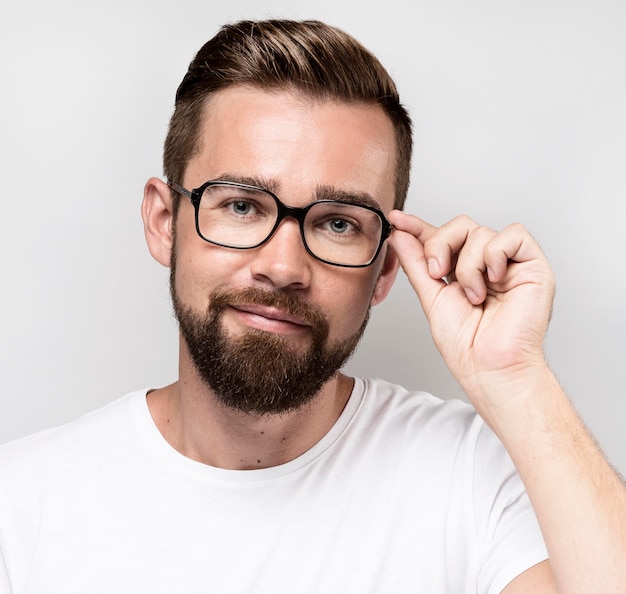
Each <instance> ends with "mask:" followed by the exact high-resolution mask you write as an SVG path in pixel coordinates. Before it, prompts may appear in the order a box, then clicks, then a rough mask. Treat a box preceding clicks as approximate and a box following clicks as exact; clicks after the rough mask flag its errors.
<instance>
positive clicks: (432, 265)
mask: <svg viewBox="0 0 626 594" xmlns="http://www.w3.org/2000/svg"><path fill="white" fill-rule="evenodd" d="M428 272H429V273H430V276H432V277H437V276H438V275H439V263H438V262H437V260H435V258H429V259H428Z"/></svg>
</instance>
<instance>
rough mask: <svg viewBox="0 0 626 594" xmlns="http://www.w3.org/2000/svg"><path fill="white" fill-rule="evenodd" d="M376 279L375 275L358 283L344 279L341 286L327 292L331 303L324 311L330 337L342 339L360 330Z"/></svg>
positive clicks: (361, 279) (368, 276)
mask: <svg viewBox="0 0 626 594" xmlns="http://www.w3.org/2000/svg"><path fill="white" fill-rule="evenodd" d="M376 278H377V275H374V276H373V277H372V276H371V275H367V276H366V277H365V278H360V279H359V280H358V281H357V280H356V279H353V280H346V279H344V280H343V282H342V283H341V284H339V285H337V286H334V287H333V288H329V289H328V290H327V295H329V296H330V299H331V301H330V303H327V304H326V308H325V309H326V314H327V317H328V318H329V322H330V324H331V335H334V336H335V337H337V338H343V337H346V336H351V335H353V334H354V333H355V332H357V331H358V330H359V329H360V328H361V325H362V324H363V320H364V319H365V317H366V316H367V313H368V311H369V309H370V304H371V301H372V294H373V291H374V286H375V284H376V283H375V279H376ZM331 312H332V313H331Z"/></svg>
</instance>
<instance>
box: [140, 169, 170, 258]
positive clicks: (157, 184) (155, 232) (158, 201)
mask: <svg viewBox="0 0 626 594" xmlns="http://www.w3.org/2000/svg"><path fill="white" fill-rule="evenodd" d="M141 218H142V219H143V228H144V233H145V236H146V242H147V244H148V249H149V250H150V253H151V254H152V257H153V258H154V259H155V260H156V261H157V262H159V264H162V265H163V266H169V265H170V258H171V255H172V246H173V243H174V241H173V238H174V235H173V225H174V214H173V207H172V194H171V191H170V188H169V186H168V185H167V184H166V183H165V182H164V181H162V180H160V179H158V178H156V177H152V178H150V179H149V180H148V181H147V182H146V186H145V188H144V191H143V202H142V203H141Z"/></svg>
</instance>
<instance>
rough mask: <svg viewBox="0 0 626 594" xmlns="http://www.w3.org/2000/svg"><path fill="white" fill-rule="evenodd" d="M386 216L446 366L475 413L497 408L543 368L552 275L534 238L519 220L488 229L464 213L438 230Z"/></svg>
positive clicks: (395, 215) (408, 219) (398, 215)
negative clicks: (491, 406) (501, 227)
mask: <svg viewBox="0 0 626 594" xmlns="http://www.w3.org/2000/svg"><path fill="white" fill-rule="evenodd" d="M389 220H390V222H391V223H392V224H393V225H394V227H395V230H394V231H393V233H392V235H391V238H390V243H391V245H392V246H393V248H394V249H395V251H396V253H397V254H398V258H399V260H400V263H401V265H402V268H403V269H404V271H405V273H406V274H407V276H408V278H409V280H410V282H411V284H412V286H413V288H414V289H415V291H416V293H417V295H418V297H419V299H420V302H421V304H422V308H423V309H424V312H425V314H426V317H427V319H428V322H429V324H430V327H431V331H432V335H433V339H434V341H435V344H436V345H437V348H438V349H439V351H440V352H441V354H442V356H443V358H444V360H445V362H446V364H447V365H448V367H449V368H450V370H451V372H452V373H453V375H454V376H455V377H456V379H457V381H459V383H460V384H461V386H462V387H463V388H464V390H465V391H466V393H467V394H468V396H469V397H470V399H471V400H472V402H473V403H474V405H475V406H476V407H477V408H478V409H479V411H480V412H483V413H484V412H485V410H484V408H485V405H489V404H491V405H497V406H501V405H503V404H504V400H503V399H506V398H507V397H508V396H513V395H514V392H517V393H519V391H520V390H523V389H524V382H525V381H533V375H534V372H536V371H538V370H540V371H542V372H543V370H544V369H545V362H544V352H543V341H544V336H545V333H546V330H547V327H548V322H549V319H550V314H551V309H552V300H553V297H554V278H553V275H552V271H551V269H550V266H549V264H548V262H547V260H546V258H545V256H544V255H543V253H542V251H541V249H540V248H539V246H538V245H537V242H536V241H535V240H534V239H533V238H532V236H531V235H530V233H529V232H528V231H527V230H526V229H525V228H524V227H523V226H522V225H518V224H515V225H511V226H509V227H507V228H505V229H504V230H502V231H500V232H496V231H494V230H492V229H489V228H487V227H482V226H479V225H478V224H477V223H475V222H474V221H473V220H471V219H470V218H468V217H465V216H459V217H456V218H455V219H453V220H452V221H450V222H449V223H447V224H445V225H443V226H442V227H439V228H436V227H433V226H432V225H429V224H428V223H426V222H425V221H423V220H421V219H419V218H417V217H415V216H412V215H408V214H405V213H402V212H399V211H393V212H392V213H390V215H389ZM512 386H516V390H515V391H513V390H511V391H510V392H509V390H508V389H507V387H512ZM503 392H504V393H503ZM494 398H495V399H496V401H494V400H493V399H494Z"/></svg>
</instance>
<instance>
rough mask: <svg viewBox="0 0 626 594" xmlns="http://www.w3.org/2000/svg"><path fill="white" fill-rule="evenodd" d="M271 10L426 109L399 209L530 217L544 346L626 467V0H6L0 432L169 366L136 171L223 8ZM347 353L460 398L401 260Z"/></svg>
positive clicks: (37, 423) (163, 373)
mask: <svg viewBox="0 0 626 594" xmlns="http://www.w3.org/2000/svg"><path fill="white" fill-rule="evenodd" d="M261 5H262V7H263V8H259V6H261ZM271 16H281V17H295V18H320V19H323V20H327V21H329V22H331V23H333V24H335V25H338V26H340V27H342V28H344V29H346V30H348V31H349V32H350V33H352V34H353V35H355V36H356V37H357V38H359V39H360V40H361V41H362V42H364V43H365V44H366V45H367V46H368V47H370V48H371V49H372V50H373V51H374V52H375V53H377V54H378V56H379V57H380V58H381V60H382V61H383V63H384V64H385V65H386V66H387V67H388V69H389V70H390V72H391V74H392V75H393V76H394V77H395V78H396V80H397V82H398V85H399V87H400V91H401V94H402V97H403V101H404V103H405V104H406V105H407V106H408V107H409V109H410V111H411V113H412V116H413V118H414V120H415V133H416V149H415V161H414V171H413V181H412V186H411V190H410V198H409V201H408V207H407V210H409V211H410V212H414V213H416V214H419V215H420V216H422V217H424V218H426V219H427V220H429V221H430V222H432V223H434V224H441V223H443V222H445V221H447V220H448V219H450V218H452V217H453V216H455V215H457V214H460V213H467V214H469V215H471V216H472V217H474V218H475V219H477V220H479V221H481V222H483V223H485V224H488V225H491V226H494V227H496V228H501V227H502V226H504V225H506V224H508V223H509V222H513V221H521V222H523V223H525V224H526V225H527V226H528V227H529V228H530V229H531V231H532V232H533V234H534V235H535V237H536V238H537V239H538V240H539V242H540V243H541V245H542V246H543V248H544V250H545V251H546V252H547V254H548V256H549V258H550V260H551V262H552V264H553V266H554V269H555V272H556V275H557V280H558V296H557V301H556V306H555V314H554V319H553V323H552V326H551V330H550V334H549V338H548V345H547V352H548V356H549V359H550V362H551V365H552V367H553V368H554V370H555V371H556V373H557V375H558V377H559V378H560V380H561V381H562V383H563V385H564V386H565V388H566V390H567V391H568V393H569V394H570V396H571V398H572V400H573V401H574V403H575V404H576V406H577V408H578V409H579V410H580V412H581V415H582V416H583V418H584V419H585V421H586V422H587V423H588V425H589V426H590V427H591V429H592V430H593V432H594V433H595V435H596V437H597V439H598V441H599V442H600V444H601V445H602V446H603V448H604V449H605V451H606V452H607V454H608V456H609V459H610V460H611V461H612V462H613V464H614V465H615V466H616V467H617V468H618V469H619V470H621V471H622V472H625V471H626V446H625V445H624V438H623V425H624V420H625V419H626V398H625V397H624V388H623V386H624V368H625V363H626V358H625V354H626V349H625V348H624V336H625V334H626V328H625V322H626V315H625V313H624V303H625V299H624V296H625V292H626V273H625V266H624V261H623V243H624V241H623V236H624V233H623V226H624V222H623V218H624V197H625V195H626V191H625V190H626V175H625V169H626V108H625V107H624V106H625V105H626V35H625V33H624V32H625V31H626V3H624V2H623V1H621V0H615V1H609V0H573V1H558V0H542V1H537V0H526V1H521V0H520V1H519V2H510V1H506V0H504V1H503V0H491V1H488V0H475V1H462V0H428V1H424V0H422V1H420V0H413V1H411V2H409V1H399V0H388V1H387V2H384V3H375V4H374V3H372V4H367V3H363V2H358V3H357V2H348V3H344V4H341V3H339V2H337V1H336V0H333V1H328V0H318V1H317V2H315V3H312V2H309V3H298V2H294V1H293V0H267V1H265V2H263V3H262V4H256V3H254V2H252V1H249V0H248V1H246V0H231V1H229V2H208V1H206V0H205V1H199V0H198V1H197V0H176V1H174V0H172V1H170V2H165V1H163V0H161V1H149V0H136V1H132V0H123V1H121V0H108V1H107V2H84V1H82V2H81V1H78V0H74V1H73V0H58V1H56V2H47V1H44V0H41V1H38V2H29V1H25V2H22V3H20V4H19V6H18V5H17V4H15V5H12V4H10V3H9V2H4V3H3V4H2V7H1V8H0V85H1V92H0V167H1V184H2V185H1V187H2V198H1V200H2V208H1V214H0V249H1V253H2V256H3V258H2V276H1V281H0V282H1V283H2V285H1V286H2V290H1V291H0V366H1V367H0V442H2V441H7V440H10V439H13V438H16V437H19V436H21V435H24V434H27V433H30V432H33V431H35V430H37V429H40V428H43V427H47V426H51V425H55V424H58V423H62V422H65V421H67V420H70V419H72V418H75V417H76V416H78V415H80V414H82V413H84V412H86V411H88V410H91V409H93V408H95V407H97V406H100V405H102V404H104V403H106V402H108V401H110V400H112V399H114V398H117V397H118V396H121V395H122V394H124V393H126V392H129V391H131V390H134V389H139V388H142V387H146V386H158V385H162V384H165V383H169V382H170V381H172V380H174V379H175V377H176V360H177V332H176V327H175V325H174V323H173V321H172V316H171V311H170V304H169V297H168V288H167V270H166V269H164V268H161V267H160V266H159V265H157V264H156V263H155V262H154V261H152V260H151V258H150V256H149V254H148V251H147V249H146V247H145V244H144V240H143V232H142V226H141V221H140V216H139V206H140V201H141V196H142V189H143V184H144V182H145V180H146V179H147V178H148V177H149V176H151V175H155V174H157V175H158V174H160V172H161V166H160V153H161V145H162V141H163V138H164V134H165V129H166V125H167V121H168V118H169V116H170V114H171V110H172V105H173V95H174V91H175V88H176V86H177V84H178V82H179V80H180V79H181V78H182V76H183V74H184V72H185V69H186V67H187V64H188V62H189V61H190V59H191V58H192V57H193V54H194V53H195V51H197V49H198V48H199V47H200V45H201V44H202V43H204V41H206V40H207V39H208V38H209V37H210V36H211V35H212V34H213V33H214V32H215V31H216V29H217V28H218V26H219V25H220V24H222V23H223V22H225V21H228V20H235V19H239V18H244V17H246V18H248V17H251V18H252V17H253V18H257V17H271ZM348 369H349V371H350V372H352V373H356V374H364V375H370V376H382V377H385V378H387V379H390V380H392V381H395V382H398V383H402V384H405V385H406V386H408V387H410V388H419V389H425V390H429V391H432V392H434V393H436V394H438V395H440V396H442V397H445V398H448V397H462V394H460V391H459V389H458V386H457V385H456V383H455V382H454V380H452V379H451V377H450V376H449V374H448V372H447V371H446V369H445V367H444V366H443V364H442V363H441V362H440V360H439V358H438V356H437V353H436V351H435V350H434V348H433V346H432V343H431V340H430V336H429V333H428V329H427V327H426V326H425V323H424V319H423V314H422V313H421V310H420V309H419V305H418V302H417V299H416V298H415V297H414V295H413V294H412V292H411V290H410V288H409V286H408V283H407V282H406V280H405V279H404V277H402V278H400V279H399V281H398V283H397V284H396V286H395V287H394V290H393V291H392V294H391V296H390V297H389V299H388V300H387V301H386V302H385V303H383V304H382V305H380V306H378V307H377V308H376V309H375V310H374V315H373V319H372V322H371V325H370V328H369V330H368V332H367V335H366V338H365V340H364V342H363V344H362V346H361V348H360V350H359V352H358V354H357V356H356V357H355V358H354V359H353V361H352V362H351V363H350V364H349V368H348Z"/></svg>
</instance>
